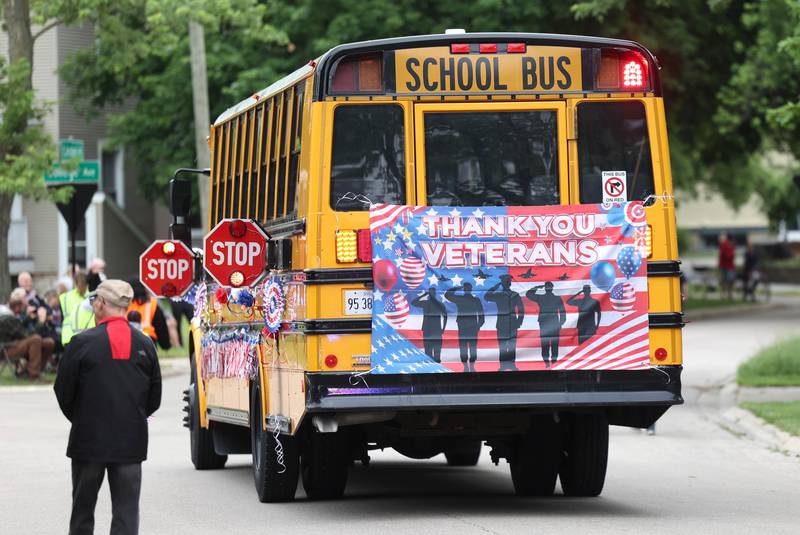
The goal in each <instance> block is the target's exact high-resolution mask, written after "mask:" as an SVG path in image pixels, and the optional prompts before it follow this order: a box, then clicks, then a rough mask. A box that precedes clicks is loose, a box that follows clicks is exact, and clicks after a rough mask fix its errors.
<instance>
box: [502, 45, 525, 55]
mask: <svg viewBox="0 0 800 535" xmlns="http://www.w3.org/2000/svg"><path fill="white" fill-rule="evenodd" d="M506 52H508V53H509V54H524V53H525V43H508V44H507V45H506Z"/></svg>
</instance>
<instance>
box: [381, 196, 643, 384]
mask: <svg viewBox="0 0 800 535" xmlns="http://www.w3.org/2000/svg"><path fill="white" fill-rule="evenodd" d="M370 231H371V235H372V254H373V278H374V280H375V291H374V296H373V303H374V304H373V316H372V355H371V360H372V373H434V372H462V371H464V372H466V371H475V372H484V371H498V370H545V369H550V370H630V369H642V368H647V367H649V365H650V348H649V333H648V304H647V266H646V262H645V258H646V256H647V253H646V247H647V226H646V219H645V210H644V207H643V206H642V204H641V203H640V202H629V203H623V204H613V205H601V204H592V205H574V206H536V207H494V206H483V207H462V206H458V207H450V206H447V207H441V206H437V207H423V206H395V205H386V204H378V205H373V206H372V207H371V209H370Z"/></svg>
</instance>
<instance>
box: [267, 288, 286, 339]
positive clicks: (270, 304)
mask: <svg viewBox="0 0 800 535" xmlns="http://www.w3.org/2000/svg"><path fill="white" fill-rule="evenodd" d="M262 296H263V303H264V304H263V306H264V326H265V327H266V328H267V330H268V331H269V332H271V333H273V334H274V333H276V332H278V330H280V328H281V321H282V319H283V311H284V310H285V309H286V299H285V298H284V296H283V288H281V285H280V283H279V282H278V281H276V280H275V279H268V280H267V281H266V282H265V283H264V286H263V290H262Z"/></svg>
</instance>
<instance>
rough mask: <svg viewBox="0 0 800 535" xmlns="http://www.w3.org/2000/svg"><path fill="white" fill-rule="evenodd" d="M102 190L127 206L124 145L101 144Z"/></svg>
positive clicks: (119, 204) (120, 204)
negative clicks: (108, 145)
mask: <svg viewBox="0 0 800 535" xmlns="http://www.w3.org/2000/svg"><path fill="white" fill-rule="evenodd" d="M100 147H101V148H100V158H101V160H100V191H102V192H103V193H105V194H106V196H107V197H110V198H112V199H114V202H116V203H117V205H118V206H120V207H122V208H124V207H125V167H124V162H125V152H124V150H123V149H124V148H123V147H117V148H115V149H107V148H104V147H103V146H102V143H101V145H100Z"/></svg>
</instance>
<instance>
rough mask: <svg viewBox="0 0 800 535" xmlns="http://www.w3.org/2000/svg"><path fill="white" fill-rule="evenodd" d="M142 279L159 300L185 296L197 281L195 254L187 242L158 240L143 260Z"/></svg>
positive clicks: (140, 270)
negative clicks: (195, 277) (195, 280)
mask: <svg viewBox="0 0 800 535" xmlns="http://www.w3.org/2000/svg"><path fill="white" fill-rule="evenodd" d="M139 280H141V281H142V284H144V285H145V287H146V288H147V289H148V290H150V292H151V293H152V294H153V295H155V296H157V297H177V296H179V295H183V294H185V293H186V291H187V290H188V289H189V287H190V286H191V285H192V281H193V280H194V253H192V250H191V249H189V247H187V246H186V244H184V243H183V242H179V241H174V240H158V241H155V242H153V243H152V244H151V245H150V247H148V248H147V250H145V252H144V253H142V255H141V256H140V257H139Z"/></svg>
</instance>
